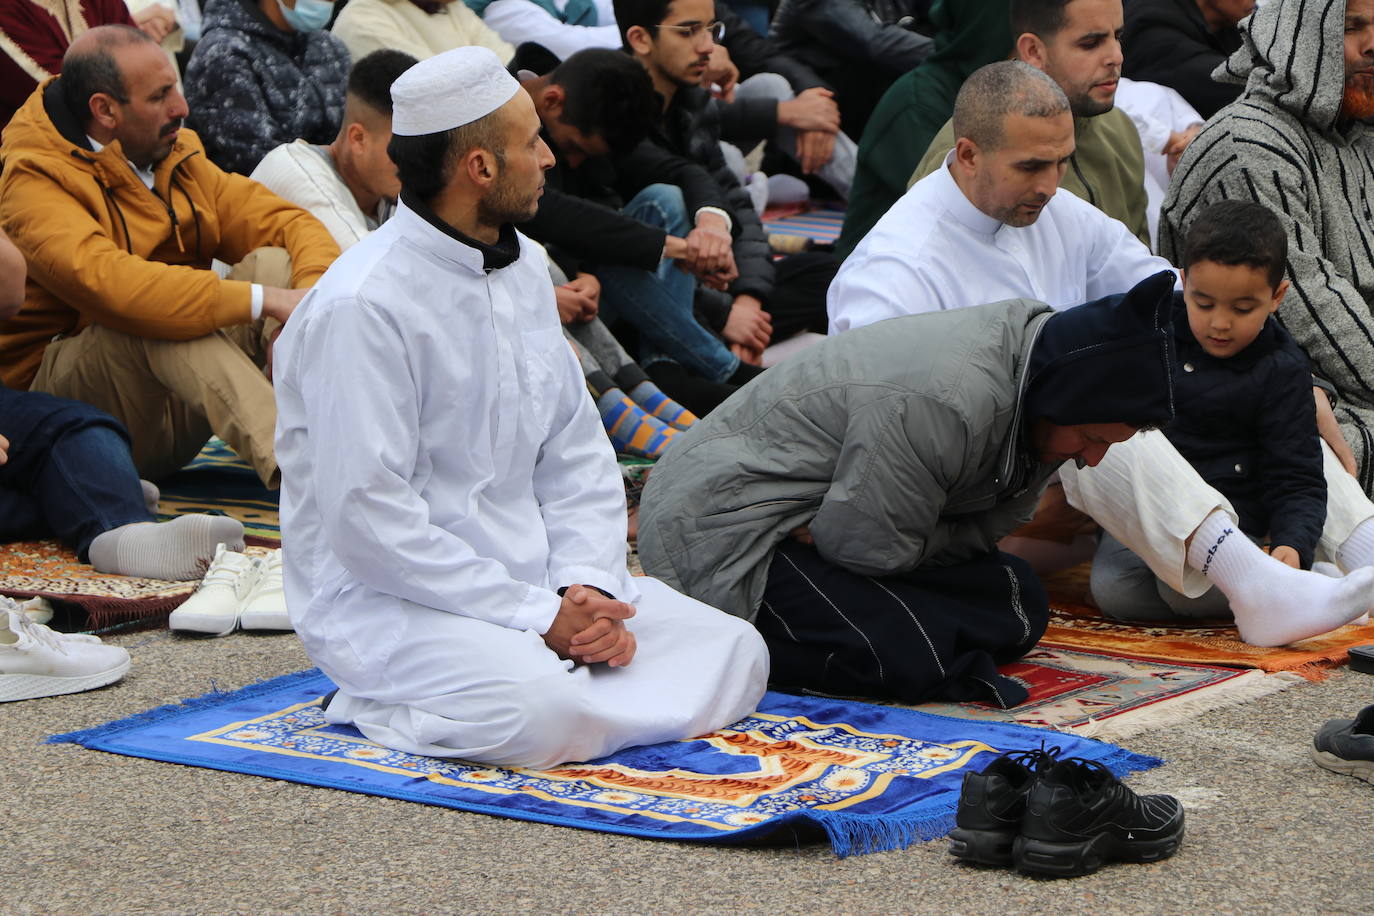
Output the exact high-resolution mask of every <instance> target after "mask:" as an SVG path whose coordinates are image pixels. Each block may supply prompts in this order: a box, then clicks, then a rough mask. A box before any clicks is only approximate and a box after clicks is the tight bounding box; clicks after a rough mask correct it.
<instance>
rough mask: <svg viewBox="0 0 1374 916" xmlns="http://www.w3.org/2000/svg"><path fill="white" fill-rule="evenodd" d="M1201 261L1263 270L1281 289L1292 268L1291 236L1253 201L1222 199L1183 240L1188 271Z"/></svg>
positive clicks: (1197, 218)
mask: <svg viewBox="0 0 1374 916" xmlns="http://www.w3.org/2000/svg"><path fill="white" fill-rule="evenodd" d="M1200 261H1212V262H1213V263H1216V264H1226V265H1228V266H1229V265H1236V264H1244V265H1246V266H1247V267H1253V268H1255V269H1257V270H1262V271H1264V273H1265V276H1266V277H1267V278H1268V280H1269V285H1270V286H1271V287H1272V288H1274V289H1278V287H1279V284H1280V283H1282V282H1283V274H1284V271H1285V270H1287V269H1288V234H1287V233H1286V232H1284V231H1283V224H1282V223H1280V222H1279V218H1278V217H1277V216H1275V215H1274V213H1273V211H1271V210H1270V209H1269V208H1268V207H1266V206H1264V205H1263V204H1257V203H1255V202H1254V201H1250V200H1222V201H1218V202H1216V203H1214V204H1212V205H1211V206H1209V207H1207V208H1206V209H1204V210H1203V211H1202V212H1201V213H1199V214H1198V215H1197V217H1196V218H1194V220H1193V224H1192V225H1191V226H1189V227H1188V231H1187V233H1186V234H1185V235H1184V237H1183V259H1182V262H1181V265H1180V266H1182V267H1183V269H1184V270H1187V269H1188V268H1190V267H1192V266H1193V265H1194V264H1196V263H1198V262H1200Z"/></svg>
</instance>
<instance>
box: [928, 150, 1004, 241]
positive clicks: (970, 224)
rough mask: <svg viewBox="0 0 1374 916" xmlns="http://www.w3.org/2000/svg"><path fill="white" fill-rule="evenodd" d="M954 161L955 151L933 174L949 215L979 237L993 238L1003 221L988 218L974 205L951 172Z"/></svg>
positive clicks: (951, 152) (950, 153)
mask: <svg viewBox="0 0 1374 916" xmlns="http://www.w3.org/2000/svg"><path fill="white" fill-rule="evenodd" d="M953 160H954V151H953V150H950V152H949V155H947V156H945V161H944V163H943V164H942V165H941V166H940V168H938V169H936V170H935V171H934V172H933V173H932V178H933V180H934V182H935V186H936V188H937V189H938V190H939V192H940V196H941V197H942V198H944V201H945V208H946V210H947V211H948V212H949V215H950V216H952V217H954V218H955V219H956V220H958V221H959V222H960V223H962V224H963V225H964V226H965V227H966V228H967V229H968V230H969V231H970V232H976V233H978V234H979V235H985V236H989V237H991V236H993V235H996V234H997V230H998V229H1001V228H1002V226H1003V225H1004V224H1003V223H1002V221H1001V220H999V219H996V218H995V217H991V216H988V215H987V214H986V213H984V212H983V211H982V210H979V209H978V208H977V207H975V206H974V205H973V202H972V201H970V200H969V199H968V198H967V197H965V196H964V192H963V191H962V190H960V188H959V185H958V184H956V183H955V181H954V175H952V174H951V173H950V171H949V164H950V162H952V161H953Z"/></svg>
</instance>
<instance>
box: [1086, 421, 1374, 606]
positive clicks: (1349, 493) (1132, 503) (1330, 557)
mask: <svg viewBox="0 0 1374 916" xmlns="http://www.w3.org/2000/svg"><path fill="white" fill-rule="evenodd" d="M1322 462H1323V465H1322V470H1323V471H1324V472H1325V475H1326V525H1325V526H1324V527H1323V528H1322V536H1321V540H1320V541H1319V542H1318V543H1317V549H1316V551H1315V554H1316V559H1318V560H1326V561H1328V562H1331V563H1336V562H1337V552H1338V550H1339V549H1340V547H1341V545H1342V544H1344V543H1345V541H1346V539H1347V538H1349V537H1350V535H1351V533H1352V532H1354V530H1355V528H1356V527H1358V526H1359V525H1360V523H1361V522H1364V521H1367V520H1369V519H1370V518H1374V503H1371V502H1370V501H1369V497H1367V496H1365V494H1364V490H1362V489H1361V488H1360V484H1359V481H1357V480H1356V479H1355V478H1354V477H1352V476H1351V475H1350V473H1349V472H1348V471H1346V470H1345V468H1343V467H1341V464H1340V462H1339V461H1338V460H1337V459H1336V455H1335V453H1334V452H1332V451H1331V448H1330V447H1329V446H1328V445H1327V444H1326V443H1325V442H1323V443H1322ZM1059 477H1060V479H1061V480H1062V481H1063V483H1064V495H1065V496H1066V497H1067V498H1068V501H1069V505H1071V506H1073V507H1074V508H1075V509H1078V510H1079V511H1080V512H1086V513H1087V514H1088V515H1090V516H1092V518H1093V520H1094V521H1096V522H1097V523H1098V524H1099V525H1101V526H1102V527H1103V528H1105V529H1107V530H1108V531H1110V532H1111V533H1112V535H1113V536H1114V537H1115V538H1116V539H1117V540H1118V541H1120V542H1121V543H1123V544H1125V545H1126V546H1127V547H1129V548H1131V550H1133V551H1134V552H1135V554H1136V556H1138V557H1140V558H1141V559H1142V560H1144V561H1145V562H1146V564H1148V565H1149V567H1150V570H1151V571H1152V572H1154V574H1155V575H1156V576H1158V577H1159V578H1160V579H1161V580H1163V581H1164V583H1165V584H1166V585H1168V586H1169V587H1170V588H1172V589H1173V590H1174V591H1176V592H1180V593H1182V594H1184V595H1187V596H1188V597H1189V598H1197V597H1199V596H1201V595H1202V594H1203V593H1204V592H1206V591H1207V589H1208V588H1210V587H1211V584H1212V583H1211V581H1210V580H1209V579H1207V577H1205V576H1204V575H1202V573H1200V572H1198V571H1197V570H1195V569H1193V568H1192V567H1191V566H1189V565H1188V539H1189V538H1191V537H1192V536H1193V532H1194V531H1196V530H1197V527H1198V525H1200V524H1202V521H1203V519H1205V518H1206V517H1207V516H1208V515H1210V514H1211V513H1212V511H1213V510H1215V509H1220V510H1222V511H1223V512H1225V513H1226V514H1228V515H1230V516H1231V518H1232V519H1234V518H1235V517H1236V512H1235V509H1234V508H1232V506H1231V501H1230V500H1228V499H1227V498H1226V497H1225V496H1222V495H1221V493H1219V492H1218V491H1217V490H1216V489H1214V488H1213V487H1212V486H1211V485H1209V484H1208V483H1206V482H1205V481H1204V480H1203V479H1202V478H1201V477H1199V476H1198V473H1197V471H1195V470H1193V466H1192V465H1190V464H1189V463H1188V462H1187V461H1186V460H1185V459H1184V457H1183V456H1182V455H1180V454H1179V453H1178V451H1177V450H1176V449H1175V448H1174V447H1173V445H1172V444H1171V443H1170V442H1169V440H1168V439H1167V438H1166V437H1165V436H1164V434H1163V433H1161V432H1159V431H1158V430H1151V431H1148V432H1140V433H1136V434H1135V435H1134V436H1132V437H1131V438H1130V439H1128V440H1126V441H1125V442H1118V443H1117V444H1116V445H1113V446H1112V447H1111V448H1109V449H1107V456H1106V457H1105V458H1103V459H1102V461H1101V463H1100V464H1098V466H1097V467H1095V468H1083V469H1082V470H1079V469H1078V468H1076V467H1074V464H1073V462H1071V461H1069V462H1065V464H1064V465H1063V467H1061V468H1060V469H1059Z"/></svg>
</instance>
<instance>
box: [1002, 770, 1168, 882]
mask: <svg viewBox="0 0 1374 916" xmlns="http://www.w3.org/2000/svg"><path fill="white" fill-rule="evenodd" d="M1182 842H1183V806H1182V805H1180V804H1179V803H1178V799H1176V798H1174V797H1173V796H1172V795H1146V796H1139V795H1136V794H1135V793H1134V792H1132V791H1131V790H1130V789H1128V788H1127V787H1126V786H1124V785H1122V784H1121V781H1120V780H1118V779H1117V778H1116V777H1115V776H1113V775H1112V773H1111V770H1108V769H1107V768H1106V767H1104V766H1103V765H1102V764H1100V763H1096V762H1093V761H1090V760H1080V759H1078V758H1069V759H1066V760H1060V761H1059V762H1057V763H1056V764H1055V765H1054V766H1053V767H1052V768H1050V769H1049V770H1048V771H1047V772H1045V773H1042V774H1041V775H1040V777H1039V778H1038V779H1037V780H1036V781H1035V785H1034V786H1032V787H1031V791H1030V795H1029V797H1028V798H1027V800H1026V815H1025V817H1024V818H1022V819H1021V833H1020V835H1019V836H1017V838H1016V843H1015V845H1014V847H1013V850H1012V855H1013V858H1014V859H1015V861H1016V867H1017V868H1019V869H1020V870H1021V871H1024V872H1032V873H1040V874H1046V875H1063V876H1075V875H1086V874H1089V873H1091V872H1094V871H1097V869H1099V868H1100V867H1102V865H1103V864H1104V863H1106V862H1154V861H1157V860H1159V859H1166V858H1168V857H1169V856H1171V855H1173V854H1174V853H1175V852H1177V851H1178V847H1179V844H1180V843H1182Z"/></svg>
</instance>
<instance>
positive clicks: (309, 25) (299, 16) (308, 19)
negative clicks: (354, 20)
mask: <svg viewBox="0 0 1374 916" xmlns="http://www.w3.org/2000/svg"><path fill="white" fill-rule="evenodd" d="M277 8H278V9H280V10H281V14H282V15H283V16H285V17H286V23H287V25H289V26H291V28H293V29H295V30H296V31H297V32H317V31H319V30H320V29H322V28H324V27H325V26H326V25H328V24H329V17H330V15H331V14H332V13H333V12H334V4H332V3H327V2H325V0H296V8H295V9H292V8H291V7H289V6H287V5H286V4H285V3H283V2H282V0H277Z"/></svg>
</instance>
